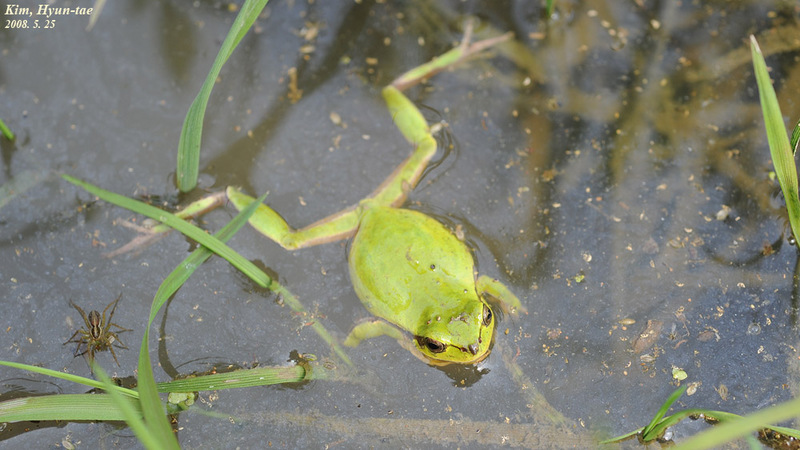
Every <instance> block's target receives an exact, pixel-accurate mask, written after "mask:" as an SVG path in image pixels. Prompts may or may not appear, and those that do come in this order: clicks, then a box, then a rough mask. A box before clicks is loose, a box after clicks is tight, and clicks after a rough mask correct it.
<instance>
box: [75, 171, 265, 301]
mask: <svg viewBox="0 0 800 450" xmlns="http://www.w3.org/2000/svg"><path fill="white" fill-rule="evenodd" d="M62 177H63V178H64V179H65V180H67V181H69V182H70V183H72V184H74V185H76V186H79V187H81V188H83V189H85V190H87V191H88V192H91V193H92V194H94V195H96V196H98V197H100V198H101V199H103V200H105V201H107V202H109V203H113V204H115V205H117V206H120V207H122V208H125V209H129V210H131V211H133V212H136V213H139V214H142V215H145V216H147V217H150V218H151V219H154V220H157V221H159V222H162V223H164V224H165V225H168V226H170V227H172V228H174V229H176V230H178V231H180V232H181V233H183V234H185V235H186V236H188V237H190V238H192V239H194V240H195V241H197V242H199V243H200V244H201V245H203V246H205V247H208V248H209V249H210V250H211V251H213V252H214V253H216V254H218V255H219V256H221V257H223V258H225V259H226V260H228V262H230V263H231V264H232V265H233V266H234V267H236V268H237V269H239V270H240V271H242V273H244V274H245V275H247V276H248V277H250V279H252V280H253V281H255V282H256V283H258V285H259V286H262V287H269V285H270V283H271V282H272V280H271V279H270V278H269V276H267V275H266V274H265V273H264V272H263V271H262V270H260V269H259V268H258V267H256V266H255V264H253V263H252V262H250V261H248V260H247V259H245V258H244V257H243V256H242V255H240V254H238V253H236V251H234V250H233V249H232V248H230V247H228V246H227V245H225V244H223V243H222V242H220V241H219V239H217V238H215V237H213V236H211V235H210V234H208V233H206V232H205V231H203V230H201V229H200V228H197V227H196V226H194V225H192V224H190V223H189V222H186V221H185V220H182V219H180V218H178V217H176V216H175V215H174V214H171V213H169V212H167V211H164V210H161V209H158V208H156V207H155V206H152V205H148V204H146V203H143V202H140V201H137V200H133V199H130V198H128V197H125V196H123V195H119V194H117V193H114V192H111V191H107V190H105V189H102V188H99V187H97V186H94V185H92V184H90V183H87V182H85V181H82V180H79V179H77V178H75V177H72V176H70V175H66V174H64V175H62Z"/></svg>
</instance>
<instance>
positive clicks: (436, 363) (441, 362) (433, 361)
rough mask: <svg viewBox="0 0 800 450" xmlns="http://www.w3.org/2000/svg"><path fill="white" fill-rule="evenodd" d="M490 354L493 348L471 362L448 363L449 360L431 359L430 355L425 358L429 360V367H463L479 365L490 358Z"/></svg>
mask: <svg viewBox="0 0 800 450" xmlns="http://www.w3.org/2000/svg"><path fill="white" fill-rule="evenodd" d="M462 350H463V349H462ZM465 351H466V350H465ZM489 353H492V349H491V348H489V350H486V351H485V352H484V353H483V355H480V356H478V357H476V358H475V359H473V360H470V361H447V360H443V359H434V358H431V357H430V356H428V355H425V356H426V359H427V360H428V365H431V366H435V367H444V366H450V365H458V366H463V365H468V364H478V363H479V362H481V361H483V360H484V359H486V357H487V356H489Z"/></svg>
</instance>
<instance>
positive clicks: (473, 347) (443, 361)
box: [414, 336, 494, 367]
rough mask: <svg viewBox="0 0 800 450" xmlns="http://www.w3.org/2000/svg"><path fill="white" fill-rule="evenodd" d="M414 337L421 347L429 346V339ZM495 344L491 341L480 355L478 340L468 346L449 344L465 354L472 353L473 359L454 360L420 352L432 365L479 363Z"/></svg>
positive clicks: (451, 347)
mask: <svg viewBox="0 0 800 450" xmlns="http://www.w3.org/2000/svg"><path fill="white" fill-rule="evenodd" d="M493 337H494V336H493ZM414 339H415V341H416V343H417V345H418V346H420V347H424V346H428V344H429V343H430V341H429V339H428V338H425V337H423V336H415V337H414ZM493 341H494V340H493ZM434 342H437V343H438V341H434ZM493 344H494V342H490V343H489V348H487V349H486V351H484V352H483V354H480V355H479V354H478V353H479V352H480V350H481V347H480V342H476V343H474V344H470V345H469V346H467V347H458V346H455V345H452V344H450V345H449V347H450V349H457V350H461V351H462V352H463V353H465V354H470V355H472V356H474V358H473V359H461V360H458V361H454V360H451V359H438V358H436V357H435V356H433V355H432V354H430V353H422V352H420V353H422V355H423V356H424V357H425V359H426V360H427V361H428V364H429V365H431V366H437V367H439V366H447V365H450V364H458V365H464V364H477V363H479V362H481V361H483V360H484V359H486V357H487V356H489V353H491V352H492V345H493Z"/></svg>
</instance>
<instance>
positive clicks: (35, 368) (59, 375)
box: [0, 361, 139, 422]
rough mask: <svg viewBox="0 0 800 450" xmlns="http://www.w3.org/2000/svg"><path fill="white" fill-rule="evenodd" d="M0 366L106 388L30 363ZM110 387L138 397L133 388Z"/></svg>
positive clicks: (93, 381)
mask: <svg viewBox="0 0 800 450" xmlns="http://www.w3.org/2000/svg"><path fill="white" fill-rule="evenodd" d="M0 366H7V367H13V368H15V369H20V370H27V371H28V372H33V373H38V374H41V375H46V376H49V377H53V378H59V379H61V380H65V381H71V382H73V383H78V384H83V385H85V386H89V387H92V388H100V389H105V388H106V387H105V385H104V384H103V383H101V382H99V381H96V380H93V379H91V378H86V377H80V376H78V375H72V374H69V373H64V372H59V371H56V370H51V369H45V368H44V367H38V366H31V365H28V364H21V363H16V362H11V361H0ZM112 389H114V390H115V391H117V392H119V393H121V394H122V395H125V396H127V397H131V398H138V397H139V393H138V392H136V391H134V390H132V389H126V388H124V387H120V386H114V387H113V388H112ZM0 422H2V421H1V420H0Z"/></svg>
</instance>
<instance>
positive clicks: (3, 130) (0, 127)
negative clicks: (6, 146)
mask: <svg viewBox="0 0 800 450" xmlns="http://www.w3.org/2000/svg"><path fill="white" fill-rule="evenodd" d="M0 134H2V135H3V136H5V138H6V139H8V140H9V141H13V140H14V139H16V136H14V133H12V132H11V129H9V128H8V127H7V126H6V124H5V122H3V119H0Z"/></svg>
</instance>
